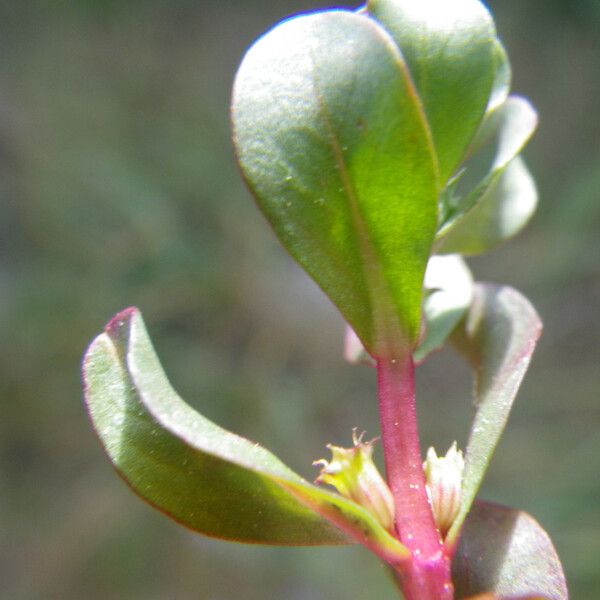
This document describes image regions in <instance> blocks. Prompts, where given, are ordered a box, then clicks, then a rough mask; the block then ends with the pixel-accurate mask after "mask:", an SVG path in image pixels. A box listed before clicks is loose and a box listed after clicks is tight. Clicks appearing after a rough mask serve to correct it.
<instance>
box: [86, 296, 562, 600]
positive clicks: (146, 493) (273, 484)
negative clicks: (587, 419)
mask: <svg viewBox="0 0 600 600" xmlns="http://www.w3.org/2000/svg"><path fill="white" fill-rule="evenodd" d="M475 307H476V308H475V309H474V310H473V312H472V314H471V316H470V317H469V319H468V320H467V326H466V329H465V336H466V340H463V343H462V345H463V347H464V348H466V347H469V348H470V349H471V350H470V352H471V355H472V357H473V360H477V361H478V364H479V369H480V370H479V374H480V383H479V390H480V408H479V413H478V417H477V419H479V422H480V426H479V427H478V428H476V429H474V433H473V435H472V439H471V441H470V443H469V448H468V450H467V456H466V460H467V464H469V460H472V463H471V464H470V467H468V468H467V474H466V475H465V484H464V495H465V498H466V500H465V509H464V511H463V514H462V515H461V517H460V518H461V519H463V518H464V517H465V515H466V513H467V511H468V506H469V505H470V503H471V501H472V498H473V496H474V494H475V491H476V489H477V488H478V486H479V483H480V482H481V477H482V475H483V470H485V465H482V464H481V462H480V461H478V460H474V461H473V459H472V458H471V459H470V456H471V451H472V452H473V453H474V454H473V456H480V455H481V453H485V452H488V455H487V456H488V457H489V453H490V452H491V450H490V447H492V448H493V446H494V445H495V443H496V441H497V438H498V436H499V434H500V430H501V429H502V426H503V422H504V421H505V419H506V416H507V414H508V410H509V409H510V405H511V404H512V400H513V397H514V394H515V393H516V387H518V383H519V376H518V375H517V376H516V377H515V378H512V377H511V376H510V374H509V372H508V368H509V367H510V366H512V365H513V364H515V363H518V364H521V365H522V366H523V365H524V363H526V362H527V360H528V358H529V354H530V352H531V350H532V349H533V348H532V344H533V342H534V339H535V336H536V332H537V329H536V328H535V327H533V328H532V325H535V324H536V323H537V321H536V320H535V314H534V313H533V314H531V313H530V318H529V319H524V320H523V321H522V324H521V325H519V323H518V322H517V321H518V320H519V314H520V312H521V311H523V310H524V309H525V310H526V311H527V310H529V309H528V306H527V305H526V301H525V300H524V299H523V298H522V297H521V296H520V295H518V294H517V293H516V292H514V291H512V290H510V289H505V288H485V287H482V288H478V289H477V290H476V303H475ZM496 327H500V328H501V329H502V331H503V332H504V336H505V337H504V338H502V336H501V337H500V338H497V339H504V341H508V343H507V346H506V348H507V350H506V351H505V352H502V350H501V347H500V346H499V345H497V344H495V343H494V342H493V338H490V337H489V332H490V328H492V329H493V328H496ZM84 383H85V397H86V403H87V406H88V410H89V414H90V418H91V420H92V424H93V426H94V428H95V430H96V432H97V434H98V437H99V439H100V442H101V444H102V445H103V447H104V449H105V451H106V453H107V455H108V457H109V459H110V461H111V462H112V464H113V465H114V467H115V468H116V469H117V471H118V472H119V473H120V475H121V476H122V477H123V478H124V479H125V481H126V482H127V483H128V484H129V485H130V486H131V488H132V489H133V490H134V491H135V492H136V493H137V494H138V495H140V496H141V497H142V498H143V499H144V500H146V501H147V502H149V503H150V504H152V505H153V506H155V507H156V508H158V509H159V510H161V511H162V512H164V513H165V514H167V515H168V516H170V517H171V518H173V519H175V520H176V521H178V522H179V523H181V524H183V525H185V526H187V527H189V528H191V529H193V530H195V531H198V532H200V533H203V534H205V535H210V536H213V537H218V538H223V539H229V540H237V541H242V542H252V543H264V544H285V545H322V544H327V545H330V544H345V543H350V542H353V541H354V542H359V543H362V544H364V545H365V546H367V547H368V548H369V549H370V550H372V551H373V552H375V553H376V554H377V555H378V556H379V557H380V558H381V559H382V560H384V561H386V562H387V563H389V564H392V565H398V564H399V563H401V562H402V561H403V560H406V559H407V558H408V551H407V550H406V549H405V547H404V546H403V545H402V544H401V543H400V542H398V541H397V540H396V539H395V538H393V537H392V536H391V535H390V534H389V533H388V532H387V531H386V530H385V529H384V528H383V527H382V526H381V525H380V524H379V523H378V521H377V520H376V519H375V518H374V517H373V516H372V515H371V514H370V513H368V512H367V511H366V510H365V509H364V508H362V507H361V506H359V505H357V504H355V503H354V502H352V501H350V500H346V499H344V498H342V497H340V496H338V495H337V494H334V493H331V492H328V491H326V490H324V489H322V488H319V487H316V486H314V485H311V484H309V483H308V482H306V481H305V480H304V479H302V478H301V477H300V476H299V475H297V474H295V473H294V472H292V471H291V470H290V469H288V468H287V467H286V466H285V465H283V464H282V463H281V462H280V461H279V460H278V459H277V458H276V457H274V456H273V455H272V454H270V453H269V452H267V451H266V450H264V449H263V448H261V447H260V446H258V445H257V444H254V443H252V442H249V441H248V440H245V439H244V438H241V437H239V436H237V435H234V434H232V433H230V432H228V431H226V430H224V429H221V428H220V427H218V426H217V425H215V424H213V423H211V422H210V421H208V420H207V419H206V418H204V417H202V416H201V415H200V414H198V413H197V412H196V411H194V410H193V409H192V408H191V407H190V406H189V405H187V404H186V403H185V402H184V401H183V400H181V399H180V398H179V396H177V394H176V393H175V392H174V390H173V389H172V387H171V385H170V384H169V382H168V380H167V379H166V376H165V375H164V372H163V370H162V367H161V365H160V363H159V361H158V358H157V357H156V354H155V352H154V350H153V348H152V344H151V342H150V340H149V338H148V335H147V333H146V330H145V327H144V324H143V321H142V318H141V315H140V313H139V312H138V311H137V310H135V309H128V310H126V311H123V312H122V313H120V314H118V315H117V316H115V318H114V319H113V320H112V321H111V322H110V323H109V324H108V326H107V328H106V331H105V332H104V333H103V334H101V335H100V336H99V337H97V338H96V339H95V340H94V342H93V343H92V344H91V346H90V348H89V349H88V351H87V353H86V356H85V359H84ZM486 419H489V422H488V421H487V420H486ZM494 423H495V424H494ZM498 423H501V425H498ZM483 447H485V448H483ZM482 448H483V449H482ZM477 453H479V454H477ZM507 511H509V512H507ZM507 515H509V516H507ZM513 522H514V523H516V524H517V525H518V526H515V527H513V528H511V527H510V526H509V524H510V523H513ZM451 533H452V532H451ZM492 533H493V534H494V536H495V535H498V538H497V539H496V538H495V537H493V536H492V535H491V534H492ZM490 539H494V543H493V544H490V543H489V541H490ZM533 550H535V552H534V551H533ZM557 565H559V563H558V559H557V558H556V553H555V552H554V549H553V548H552V545H551V543H550V541H549V540H548V538H547V536H546V534H545V533H544V532H543V530H541V529H540V528H539V526H538V525H537V524H535V523H534V522H533V521H532V520H531V519H530V518H529V517H527V516H526V515H524V514H523V513H519V512H518V511H512V510H510V509H504V508H499V507H495V506H493V505H487V504H482V505H480V506H479V508H476V509H475V512H471V513H470V514H469V516H468V518H467V520H466V525H465V530H464V534H463V536H462V538H461V545H460V547H459V550H458V552H457V562H456V564H455V578H456V581H457V582H459V583H458V585H459V586H462V587H459V589H460V590H463V591H464V594H465V595H466V594H469V595H471V594H474V593H478V592H480V591H493V592H497V593H502V594H503V595H511V594H512V595H515V594H523V593H525V592H528V591H529V590H530V589H531V587H529V588H526V587H523V585H522V578H523V577H525V578H527V581H528V582H534V583H535V585H536V587H535V591H537V592H540V593H543V594H544V595H545V596H547V597H548V598H549V599H550V600H565V599H566V598H567V595H566V588H565V587H564V578H563V577H562V571H561V570H560V567H559V566H558V567H557ZM516 573H519V574H520V575H519V577H520V578H516V579H515V577H516ZM494 577H495V579H494ZM550 581H551V582H554V583H553V584H552V585H554V587H551V586H550V584H549V583H547V582H550ZM460 582H463V583H460ZM464 582H467V583H464ZM538 584H539V585H538ZM561 586H562V587H561ZM557 590H559V591H558V592H557ZM561 590H562V591H561ZM559 592H560V593H559ZM461 593H462V592H461ZM561 594H562V595H561ZM459 597H461V596H459Z"/></svg>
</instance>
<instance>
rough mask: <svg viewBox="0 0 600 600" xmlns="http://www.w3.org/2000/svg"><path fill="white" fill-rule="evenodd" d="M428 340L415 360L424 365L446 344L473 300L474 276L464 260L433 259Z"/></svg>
mask: <svg viewBox="0 0 600 600" xmlns="http://www.w3.org/2000/svg"><path fill="white" fill-rule="evenodd" d="M425 289H426V290H427V292H428V295H427V298H426V299H425V303H424V306H423V314H424V322H425V336H424V338H423V340H422V341H421V343H420V344H419V346H418V347H417V349H416V350H415V352H414V353H413V357H414V359H415V361H416V362H422V361H423V360H425V358H426V357H427V356H428V355H429V354H430V353H431V352H433V351H434V350H439V349H440V348H442V347H443V345H444V344H445V343H446V340H447V338H448V336H449V335H450V334H451V333H452V331H453V330H454V328H455V327H456V325H457V324H458V322H459V321H460V320H461V319H462V318H463V316H464V315H465V313H466V311H467V309H468V308H469V306H470V304H471V299H472V297H473V276H472V275H471V271H469V267H467V265H466V263H465V262H464V260H462V258H460V256H458V255H448V256H432V257H431V258H430V259H429V263H428V264H427V271H426V272H425Z"/></svg>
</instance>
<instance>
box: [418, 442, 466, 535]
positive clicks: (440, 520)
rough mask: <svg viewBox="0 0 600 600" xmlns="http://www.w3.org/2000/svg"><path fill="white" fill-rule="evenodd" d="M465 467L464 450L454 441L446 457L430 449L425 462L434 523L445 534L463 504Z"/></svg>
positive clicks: (424, 467) (424, 466)
mask: <svg viewBox="0 0 600 600" xmlns="http://www.w3.org/2000/svg"><path fill="white" fill-rule="evenodd" d="M464 468H465V461H464V458H463V453H462V451H461V450H458V449H457V447H456V442H454V443H453V444H452V446H451V447H450V449H449V450H448V452H447V453H446V456H439V457H438V455H437V454H436V452H435V449H434V448H429V450H428V451H427V458H426V460H425V462H424V463H423V470H424V471H425V479H426V484H427V494H428V496H429V501H430V502H431V509H432V511H433V516H434V518H435V523H436V525H437V527H438V529H439V530H440V533H441V534H442V536H443V537H445V536H446V534H447V533H448V530H449V529H450V527H451V526H452V523H454V519H456V517H457V515H458V512H459V510H460V503H461V489H462V475H463V470H464Z"/></svg>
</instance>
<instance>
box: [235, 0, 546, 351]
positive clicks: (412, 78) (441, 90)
mask: <svg viewBox="0 0 600 600" xmlns="http://www.w3.org/2000/svg"><path fill="white" fill-rule="evenodd" d="M509 82H510V67H509V66H508V61H507V59H506V53H505V52H504V50H503V48H502V46H501V44H500V42H499V41H498V39H497V37H496V32H495V28H494V24H493V21H492V19H491V16H490V14H489V13H488V11H487V9H486V8H484V6H483V5H482V4H481V3H480V2H479V1H478V0H452V1H447V0H420V1H418V2H417V1H415V0H372V1H370V2H369V3H368V4H367V6H366V7H364V8H363V9H361V10H360V11H359V12H358V13H352V12H349V11H343V10H332V11H325V12H320V13H313V14H310V15H305V16H300V17H296V18H293V19H289V20H287V21H285V22H283V23H282V24H280V25H279V26H277V27H276V28H274V29H273V30H271V31H270V32H269V33H267V34H266V35H265V36H263V37H262V38H261V39H260V40H259V41H258V42H257V43H256V44H255V45H254V46H253V47H252V48H251V49H250V50H249V51H248V53H247V55H246V57H245V58H244V61H243V62H242V65H241V66H240V69H239V71H238V74H237V77H236V82H235V86H234V93H233V101H232V121H233V128H234V142H235V146H236V151H237V154H238V159H239V162H240V165H241V167H242V171H243V173H244V176H245V178H246V181H247V182H248V185H249V186H250V188H251V189H252V191H253V193H254V195H255V197H256V199H257V201H258V204H259V206H260V208H261V210H262V211H263V213H264V214H265V216H266V217H267V219H268V220H269V221H270V223H271V225H272V226H273V228H274V230H275V233H276V234H277V236H278V237H279V239H280V241H281V242H282V244H283V245H284V246H285V247H286V249H287V250H288V251H289V252H290V253H291V255H292V256H293V257H294V258H295V259H296V260H297V261H298V262H299V263H300V264H301V265H302V267H303V268H304V269H305V270H306V271H307V272H308V273H309V274H310V276H311V277H312V278H313V279H314V280H315V281H316V282H317V283H318V284H319V286H320V287H321V288H322V289H323V290H324V291H325V293H326V294H327V295H328V296H329V297H330V299H331V300H332V301H333V302H334V304H336V306H337V307H338V308H339V310H340V311H341V313H342V315H343V316H344V318H345V319H346V321H347V322H348V323H349V324H350V326H351V327H352V328H353V330H354V331H355V332H356V334H357V335H358V337H359V339H360V340H361V341H362V343H363V345H364V346H365V348H366V349H367V351H368V352H369V353H370V354H371V355H372V356H374V357H375V358H393V357H398V356H401V355H405V354H406V353H409V352H411V351H412V350H414V348H415V346H416V345H417V343H418V341H419V336H420V321H421V305H422V288H423V276H424V273H425V267H426V265H427V262H428V259H429V256H430V254H431V252H432V247H433V244H434V242H435V243H436V245H437V247H439V249H440V251H441V252H444V253H448V252H455V251H463V250H465V251H469V252H473V251H479V250H481V249H482V248H481V247H482V246H483V247H489V246H490V245H492V244H496V243H498V241H501V240H502V239H504V238H505V237H506V236H507V235H509V234H511V235H512V234H514V233H515V232H516V230H517V229H518V228H520V227H521V226H522V225H523V222H524V219H523V215H522V214H520V216H519V217H515V216H513V217H512V221H511V222H510V223H507V222H506V221H507V220H508V219H509V217H507V216H506V215H507V214H510V215H514V214H515V212H514V211H513V212H510V213H509V210H508V209H514V207H515V204H519V206H520V204H522V201H521V199H519V198H518V199H517V200H514V198H513V200H512V201H511V202H510V203H509V205H507V206H506V207H505V200H504V197H505V196H506V194H508V193H509V192H510V193H512V192H514V190H515V188H516V186H517V185H519V186H520V185H521V183H523V181H525V179H526V177H527V176H526V175H525V174H524V173H525V171H524V167H523V166H522V165H521V163H519V162H517V163H514V162H510V159H512V158H514V156H515V155H516V152H518V150H520V148H521V147H522V145H523V144H524V143H525V141H526V139H527V138H528V136H529V135H530V134H531V131H532V129H531V128H530V130H529V133H528V134H524V133H523V132H522V131H521V130H520V129H519V128H518V127H517V126H516V125H515V120H517V121H518V119H515V118H514V116H513V112H515V111H514V110H512V106H513V104H515V102H516V103H517V104H519V102H520V104H519V106H521V105H523V103H524V102H525V101H513V100H511V101H510V106H509V107H508V108H505V98H506V95H507V93H508V86H509ZM527 106H528V105H527ZM505 113H507V114H506V115H505ZM501 115H505V116H504V117H502V116H501ZM482 122H483V123H484V124H486V127H485V128H484V133H485V132H490V131H491V132H492V133H493V132H494V131H497V132H499V135H500V136H501V139H502V149H501V150H499V156H498V159H497V161H496V162H495V163H494V166H493V168H492V172H491V173H490V174H489V175H488V176H487V177H486V179H485V180H484V182H482V183H481V184H480V185H479V186H478V187H477V189H476V190H475V191H474V192H473V193H472V194H470V195H469V196H468V198H467V199H466V200H463V201H461V202H460V205H459V206H455V207H453V210H454V212H453V214H452V219H450V220H448V219H446V220H445V221H444V222H442V223H441V229H440V222H439V221H440V218H441V215H440V214H439V203H440V202H441V201H442V199H443V198H444V197H445V193H446V190H447V188H448V182H449V181H452V180H453V177H454V175H455V173H456V172H457V170H458V168H459V166H460V165H461V163H462V161H463V160H464V159H465V158H466V157H467V155H468V153H469V151H470V149H472V148H474V144H475V142H477V143H478V144H479V143H480V142H479V141H478V140H479V138H480V137H484V138H485V137H488V136H484V134H481V135H479V136H478V135H477V134H478V131H479V130H480V129H481V125H482ZM508 155H510V156H508ZM506 162H510V165H511V166H510V168H508V166H507V164H505V163H506ZM517 179H518V180H519V181H520V183H519V181H517ZM515 182H516V183H515ZM527 183H529V193H528V195H527V194H525V193H524V192H523V193H522V194H521V197H520V198H522V197H524V196H527V198H526V202H525V203H526V204H527V202H528V208H527V209H526V210H521V213H528V214H530V212H531V210H532V205H534V204H535V202H532V200H531V199H532V194H533V196H534V195H535V194H534V191H533V192H532V184H531V180H530V179H527ZM519 189H520V188H519ZM498 204H500V208H499V207H498ZM442 208H443V209H444V211H445V210H446V208H445V207H442ZM469 232H472V233H471V234H470V237H469ZM486 236H487V238H486ZM473 238H475V239H473ZM482 238H485V239H484V240H483V241H482ZM486 240H487V241H486Z"/></svg>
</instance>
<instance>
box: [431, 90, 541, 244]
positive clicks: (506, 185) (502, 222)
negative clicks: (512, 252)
mask: <svg viewBox="0 0 600 600" xmlns="http://www.w3.org/2000/svg"><path fill="white" fill-rule="evenodd" d="M536 127H537V114H536V112H535V110H534V109H533V107H532V106H531V104H530V103H529V102H528V101H527V100H525V99H524V98H520V97H518V96H511V97H509V98H508V100H506V102H504V104H502V105H501V106H500V107H498V108H497V109H496V110H494V111H492V112H491V113H490V114H489V115H488V117H487V118H486V121H485V123H484V125H483V127H482V129H481V130H480V132H479V133H478V139H477V140H475V142H474V148H476V147H480V146H482V145H483V144H484V143H485V141H486V140H487V139H489V138H490V137H491V136H492V135H495V136H496V137H497V151H496V156H495V159H494V162H493V164H492V167H491V169H490V172H489V173H488V175H487V176H486V177H485V178H484V179H483V180H482V181H481V183H480V184H479V185H478V186H477V187H476V188H475V189H474V190H473V192H471V193H470V194H469V195H468V196H467V197H466V198H464V199H463V200H462V201H460V202H459V203H458V205H457V207H456V209H455V211H454V214H453V216H452V217H451V219H450V220H449V221H448V222H447V223H445V224H444V225H443V226H442V227H441V228H440V231H439V232H438V234H437V236H436V252H438V253H444V254H445V253H461V254H478V253H481V252H484V251H486V250H489V249H490V248H493V247H494V246H496V245H498V244H499V243H501V242H503V241H504V240H506V239H508V238H510V237H512V236H514V235H515V234H516V233H518V231H520V230H521V229H522V228H523V227H524V226H525V224H526V223H527V222H528V221H529V219H530V218H531V216H532V214H533V213H534V211H535V208H536V205H537V190H536V187H535V183H534V181H533V178H532V177H531V175H530V174H529V171H528V170H527V167H526V166H525V164H524V163H523V161H522V160H521V159H520V158H519V157H518V156H517V155H518V154H519V152H521V150H522V149H523V147H524V146H525V144H526V143H527V142H528V141H529V139H530V138H531V136H532V135H533V133H534V131H535V129H536Z"/></svg>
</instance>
